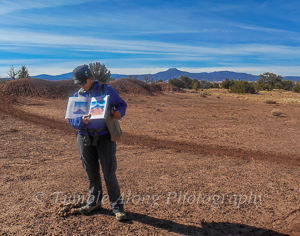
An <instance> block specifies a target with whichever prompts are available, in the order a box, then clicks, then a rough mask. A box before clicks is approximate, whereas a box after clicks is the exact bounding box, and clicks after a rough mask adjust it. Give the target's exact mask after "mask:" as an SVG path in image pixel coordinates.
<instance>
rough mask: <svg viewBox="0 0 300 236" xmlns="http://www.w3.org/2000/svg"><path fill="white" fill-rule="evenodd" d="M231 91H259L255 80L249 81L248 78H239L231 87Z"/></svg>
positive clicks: (253, 92)
mask: <svg viewBox="0 0 300 236" xmlns="http://www.w3.org/2000/svg"><path fill="white" fill-rule="evenodd" d="M230 92H232V93H251V94H255V93H257V90H256V86H255V83H254V82H248V81H247V80H245V81H243V80H237V81H235V82H234V84H233V85H232V86H231V87H230Z"/></svg>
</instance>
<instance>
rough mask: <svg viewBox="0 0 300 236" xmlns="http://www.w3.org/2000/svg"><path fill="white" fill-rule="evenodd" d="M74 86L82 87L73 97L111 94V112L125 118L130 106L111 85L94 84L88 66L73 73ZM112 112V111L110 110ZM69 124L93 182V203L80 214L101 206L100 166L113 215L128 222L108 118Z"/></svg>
mask: <svg viewBox="0 0 300 236" xmlns="http://www.w3.org/2000/svg"><path fill="white" fill-rule="evenodd" d="M73 76H74V83H75V84H78V85H79V86H80V87H81V88H80V89H79V91H78V92H76V93H75V94H74V95H73V97H97V96H101V95H104V94H103V93H105V95H110V97H109V101H110V104H111V105H112V107H114V108H115V109H114V110H111V112H112V114H113V116H114V118H115V119H121V118H122V117H123V116H124V115H125V111H126V108H127V104H126V103H125V101H124V100H123V99H122V98H120V96H119V95H118V94H117V92H116V91H115V90H114V89H113V88H112V87H111V86H110V85H103V84H100V83H99V82H98V81H94V79H93V75H92V73H91V71H90V69H89V67H88V65H81V66H78V67H76V68H75V69H74V71H73ZM108 111H109V112H110V110H108ZM69 123H70V125H71V126H72V127H74V128H75V129H76V130H79V131H78V134H77V144H78V148H79V152H80V156H81V161H82V166H83V168H84V169H85V171H86V173H87V175H88V179H89V182H90V186H89V201H88V202H87V205H86V206H83V207H81V208H80V212H81V213H83V214H88V213H90V212H91V211H93V210H95V209H97V208H100V207H101V200H102V196H103V194H102V184H101V177H100V165H99V160H100V163H101V167H102V172H103V175H104V180H105V183H106V187H107V192H108V195H109V200H110V203H111V207H112V212H113V213H114V214H115V216H116V219H117V220H119V221H122V220H126V219H127V216H126V214H125V212H124V209H123V201H122V198H121V194H120V188H119V184H118V180H117V177H116V173H115V172H116V169H117V160H116V155H115V154H116V143H115V142H113V141H111V137H110V133H109V131H108V129H107V126H106V123H105V120H104V119H93V120H91V119H90V115H85V116H82V117H77V118H75V119H69Z"/></svg>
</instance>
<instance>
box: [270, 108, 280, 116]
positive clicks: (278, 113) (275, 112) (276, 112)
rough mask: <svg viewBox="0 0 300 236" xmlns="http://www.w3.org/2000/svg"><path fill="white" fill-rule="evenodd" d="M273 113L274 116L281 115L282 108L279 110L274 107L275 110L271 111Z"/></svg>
mask: <svg viewBox="0 0 300 236" xmlns="http://www.w3.org/2000/svg"><path fill="white" fill-rule="evenodd" d="M271 114H272V115H273V116H280V115H281V114H282V111H281V110H278V109H273V110H272V111H271Z"/></svg>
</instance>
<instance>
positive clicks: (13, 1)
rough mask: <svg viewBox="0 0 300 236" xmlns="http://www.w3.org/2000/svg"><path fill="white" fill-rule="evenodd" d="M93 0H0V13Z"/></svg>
mask: <svg viewBox="0 0 300 236" xmlns="http://www.w3.org/2000/svg"><path fill="white" fill-rule="evenodd" d="M90 1H94V0H51V1H41V0H0V15H3V14H7V13H10V14H11V13H12V12H15V11H20V10H28V9H39V8H48V7H58V6H67V5H76V4H80V3H84V2H90Z"/></svg>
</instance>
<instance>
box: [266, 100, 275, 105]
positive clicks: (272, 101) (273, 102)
mask: <svg viewBox="0 0 300 236" xmlns="http://www.w3.org/2000/svg"><path fill="white" fill-rule="evenodd" d="M265 103H267V104H276V103H277V102H276V101H274V100H270V99H267V100H265Z"/></svg>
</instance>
